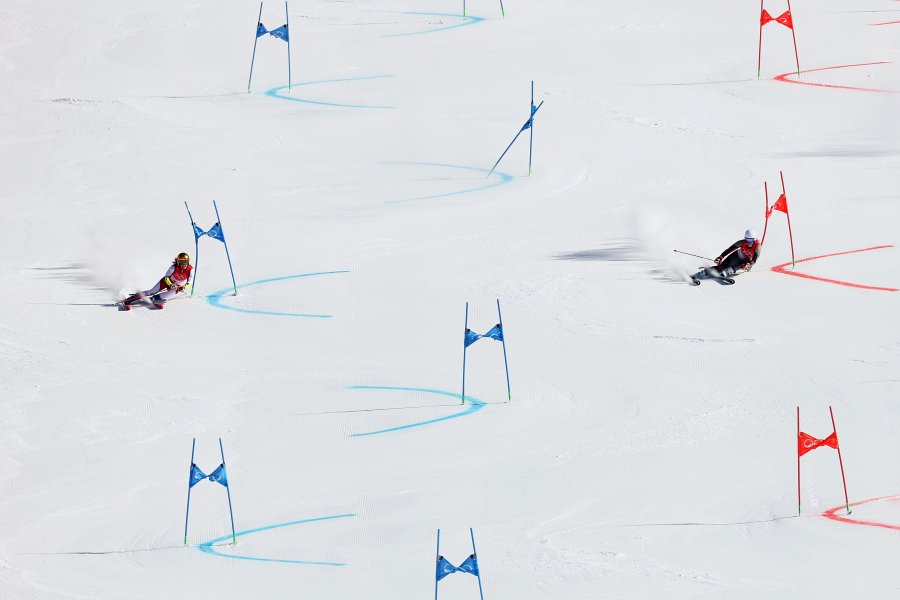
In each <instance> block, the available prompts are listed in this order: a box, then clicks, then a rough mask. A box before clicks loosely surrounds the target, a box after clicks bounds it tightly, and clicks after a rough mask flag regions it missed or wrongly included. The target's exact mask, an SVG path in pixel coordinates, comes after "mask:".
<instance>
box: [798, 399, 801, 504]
mask: <svg viewBox="0 0 900 600" xmlns="http://www.w3.org/2000/svg"><path fill="white" fill-rule="evenodd" d="M800 504H801V502H800V407H799V406H798V407H797V516H798V517H799V516H800Z"/></svg>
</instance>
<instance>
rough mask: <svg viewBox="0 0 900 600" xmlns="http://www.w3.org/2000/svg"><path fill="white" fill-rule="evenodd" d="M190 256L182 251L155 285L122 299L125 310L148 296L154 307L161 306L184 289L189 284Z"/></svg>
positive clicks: (191, 268)
mask: <svg viewBox="0 0 900 600" xmlns="http://www.w3.org/2000/svg"><path fill="white" fill-rule="evenodd" d="M193 269H194V268H193V267H192V266H191V258H190V256H188V254H187V252H182V253H181V254H179V255H178V256H177V257H175V260H174V261H173V262H172V266H171V267H169V270H168V271H166V274H165V275H164V276H163V278H162V279H160V280H159V281H158V282H157V283H156V285H155V286H153V287H152V288H150V289H149V290H145V291H143V292H138V293H137V294H133V295H131V296H129V297H128V298H125V300H123V301H122V306H123V307H124V308H125V310H131V305H132V304H134V303H135V302H138V301H139V300H142V299H143V298H146V297H149V298H150V301H151V302H153V304H154V306H156V308H162V307H163V306H164V305H165V303H166V300H168V299H169V298H172V297H174V296H176V295H177V294H179V293H181V292H183V291H184V288H186V287H187V286H189V285H190V282H191V271H192V270H193Z"/></svg>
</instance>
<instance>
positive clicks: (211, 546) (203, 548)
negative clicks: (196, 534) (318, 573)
mask: <svg viewBox="0 0 900 600" xmlns="http://www.w3.org/2000/svg"><path fill="white" fill-rule="evenodd" d="M355 516H356V515H354V514H352V513H348V514H344V515H331V516H328V517H314V518H312V519H302V520H300V521H289V522H287V523H276V524H275V525H266V526H265V527H257V528H256V529H247V530H246V531H238V532H237V533H235V534H234V537H236V538H239V537H241V536H245V535H250V534H253V533H259V532H261V531H270V530H272V529H280V528H282V527H292V526H294V525H302V524H304V523H314V522H316V521H330V520H333V519H344V518H347V517H355ZM230 539H232V538H231V536H230V535H225V536H222V537H218V538H215V539H213V540H209V541H208V542H203V543H201V544H200V545H198V546H197V549H198V550H200V552H204V553H206V554H211V555H213V556H221V557H223V558H236V559H238V560H255V561H260V562H274V563H288V564H292V565H317V566H325V567H343V566H345V564H346V563H338V562H324V561H312V560H290V559H284V558H267V557H263V556H244V555H238V554H225V553H224V552H219V551H218V550H216V548H215V545H216V544H222V543H223V542H227V541H228V540H230ZM227 545H231V544H227Z"/></svg>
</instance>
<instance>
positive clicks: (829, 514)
mask: <svg viewBox="0 0 900 600" xmlns="http://www.w3.org/2000/svg"><path fill="white" fill-rule="evenodd" d="M879 500H887V501H888V502H897V501H898V500H900V496H882V497H880V498H869V499H868V500H860V501H859V502H854V503H853V504H851V505H850V506H851V507H852V506H859V505H860V504H868V503H869V502H878V501H879ZM845 508H846V506H845V505H843V504H841V505H840V506H835V507H834V508H829V509H828V510H826V511H825V512H823V513H822V516H823V517H825V518H826V519H831V520H832V521H840V522H841V523H850V524H851V525H867V526H869V527H881V528H882V529H893V530H894V531H900V525H891V524H889V523H879V522H878V521H863V520H860V519H851V518H850V517H848V516H846V515H839V514H837V512H838V511H839V510H844V509H845Z"/></svg>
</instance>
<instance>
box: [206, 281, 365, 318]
mask: <svg viewBox="0 0 900 600" xmlns="http://www.w3.org/2000/svg"><path fill="white" fill-rule="evenodd" d="M349 272H350V271H321V272H319V273H301V274H300V275H286V276H284V277H272V278H270V279H260V280H259V281H251V282H250V283H242V284H241V285H239V286H238V289H241V288H246V287H250V286H254V285H262V284H264V283H272V282H275V281H285V280H287V279H298V278H300V277H315V276H317V275H335V274H338V273H349ZM232 289H233V288H225V289H222V290H219V291H218V292H213V293H212V294H210V295H209V296H207V297H206V301H207V302H209V304H210V306H215V307H216V308H223V309H225V310H233V311H235V312H242V313H247V314H252V315H271V316H275V317H304V318H308V319H330V318H331V317H333V316H334V315H316V314H308V313H289V312H276V311H270V310H253V309H249V308H239V307H237V306H228V305H226V304H222V296H224V295H225V294H227V293H228V292H230V291H231V290H232Z"/></svg>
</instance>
